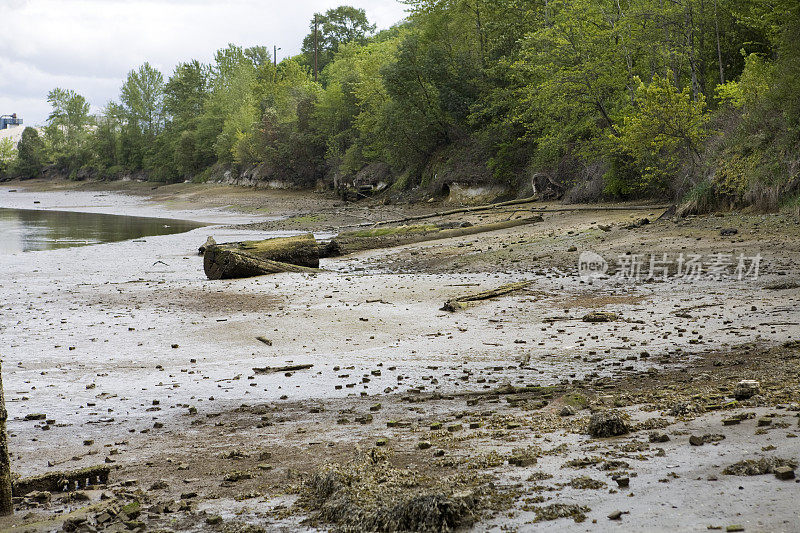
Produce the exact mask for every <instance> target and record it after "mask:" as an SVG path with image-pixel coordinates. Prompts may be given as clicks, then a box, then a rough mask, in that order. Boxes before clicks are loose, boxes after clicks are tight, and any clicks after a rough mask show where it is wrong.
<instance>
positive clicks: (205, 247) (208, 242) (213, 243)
mask: <svg viewBox="0 0 800 533" xmlns="http://www.w3.org/2000/svg"><path fill="white" fill-rule="evenodd" d="M216 245H217V241H215V240H214V237H212V236H211V235H209V236H208V238H207V239H206V242H205V243H204V244H203V245H202V246H201V247H200V248H198V249H197V251H198V255H203V254H204V253H205V252H206V250H208V249H209V248H210V247H212V246H216Z"/></svg>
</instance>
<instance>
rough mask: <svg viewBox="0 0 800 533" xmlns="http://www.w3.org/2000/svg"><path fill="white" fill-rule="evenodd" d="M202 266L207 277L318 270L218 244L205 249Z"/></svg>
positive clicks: (233, 277) (222, 277) (240, 276)
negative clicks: (260, 256) (263, 257)
mask: <svg viewBox="0 0 800 533" xmlns="http://www.w3.org/2000/svg"><path fill="white" fill-rule="evenodd" d="M203 268H204V270H205V273H206V276H207V277H208V279H236V278H252V277H254V276H263V275H265V274H278V273H280V272H318V269H316V268H309V267H304V266H298V265H294V264H290V263H282V262H280V261H273V260H270V259H261V258H259V257H256V256H254V255H250V254H248V253H245V252H239V251H235V250H230V249H226V248H222V247H220V246H214V247H211V248H209V249H208V250H206V253H205V257H204V259H203Z"/></svg>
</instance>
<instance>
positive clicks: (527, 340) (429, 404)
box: [0, 182, 800, 531]
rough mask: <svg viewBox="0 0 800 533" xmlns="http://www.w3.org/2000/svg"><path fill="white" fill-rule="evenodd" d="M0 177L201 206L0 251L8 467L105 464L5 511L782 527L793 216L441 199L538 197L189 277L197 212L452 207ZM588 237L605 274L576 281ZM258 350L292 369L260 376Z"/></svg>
mask: <svg viewBox="0 0 800 533" xmlns="http://www.w3.org/2000/svg"><path fill="white" fill-rule="evenodd" d="M10 188H16V189H18V190H19V192H17V193H7V192H1V193H0V194H2V199H3V201H6V200H8V197H9V196H10V195H15V196H14V198H15V199H14V200H13V201H14V202H16V203H15V204H14V207H21V208H26V207H30V206H28V205H27V204H28V203H30V204H31V205H33V201H38V202H40V204H36V205H39V206H45V207H48V208H56V207H60V208H68V209H76V210H95V211H97V210H98V209H99V210H103V212H115V213H121V214H142V215H146V216H168V217H171V218H179V219H186V220H196V221H200V222H204V223H207V224H209V225H208V226H206V227H203V228H200V229H196V230H192V231H190V232H187V233H181V234H174V235H164V236H157V237H147V238H144V239H137V240H136V241H124V242H119V243H109V244H101V245H93V246H86V247H77V248H68V249H61V250H52V251H42V252H26V253H19V254H14V255H9V256H0V269H2V271H3V273H4V274H3V276H2V277H0V295H2V302H3V305H2V317H3V318H2V326H1V327H2V329H1V330H0V336H2V342H3V353H2V355H3V380H4V385H5V390H6V399H7V408H8V412H9V432H10V434H11V436H10V449H11V454H12V467H13V470H14V472H15V473H17V474H19V475H20V476H21V477H23V478H28V477H31V476H37V475H42V474H48V473H52V472H59V471H63V472H70V471H74V470H78V469H81V468H86V467H91V466H97V465H105V466H108V467H109V468H110V474H109V478H108V480H107V483H103V484H97V483H96V482H93V483H90V484H89V485H88V486H79V487H78V488H76V487H72V489H73V490H71V491H67V492H59V491H57V490H52V491H39V492H37V493H29V494H28V495H26V496H25V497H22V496H20V497H19V499H18V500H17V512H16V514H15V515H14V516H13V517H10V518H6V519H3V522H2V523H0V525H2V527H3V528H8V529H13V528H16V529H17V530H19V531H51V530H59V529H64V530H68V531H70V530H73V531H74V530H79V529H80V528H90V527H91V528H94V529H96V530H103V529H108V530H110V529H113V528H117V530H123V529H130V530H136V529H142V528H146V529H148V530H151V529H152V530H159V529H161V530H170V531H184V530H185V531H189V530H194V531H196V530H206V529H208V530H220V531H223V530H224V531H261V530H265V531H281V530H285V531H297V530H326V529H337V528H338V529H344V530H348V529H349V530H445V529H447V528H450V529H455V528H464V529H470V528H472V529H473V530H475V531H485V530H498V531H500V530H511V531H513V530H519V531H526V530H530V529H532V528H533V527H536V528H541V529H542V530H548V529H549V530H559V531H562V530H576V531H578V530H580V531H585V530H600V531H603V530H607V529H610V528H612V527H613V528H615V529H622V530H633V529H635V530H644V531H662V530H664V529H673V530H705V529H706V528H722V530H725V529H726V528H732V529H731V530H737V527H742V528H744V529H745V530H747V531H751V530H754V531H760V530H768V531H791V530H793V529H795V528H796V520H797V513H796V495H797V490H798V488H797V487H798V486H797V484H796V482H795V480H794V479H793V478H792V477H791V476H790V473H793V472H794V468H796V467H797V463H798V460H800V441H799V440H798V439H797V434H798V432H800V427H798V413H800V403H798V402H800V394H799V393H800V385H798V375H800V314H798V309H799V308H800V301H799V300H800V268H798V266H797V265H798V260H800V226H799V225H798V221H797V218H796V217H795V216H793V215H792V214H789V213H778V214H768V215H762V214H743V213H725V214H720V215H719V216H707V217H695V218H688V219H671V218H662V219H659V217H660V216H661V215H662V213H663V211H664V210H663V209H653V210H648V209H639V207H641V206H632V205H631V206H630V207H631V209H630V210H624V209H623V210H619V209H615V210H603V209H602V207H604V206H594V205H592V206H562V205H555V204H540V203H534V204H524V205H521V206H513V207H508V208H500V209H495V210H490V211H485V212H475V213H465V214H457V215H450V216H447V217H441V220H440V222H442V223H456V222H457V223H465V222H469V223H472V224H479V223H492V222H500V221H505V220H513V219H515V218H523V217H529V216H530V215H531V213H532V212H536V213H537V214H541V215H542V217H543V220H542V221H541V222H537V223H533V224H529V225H523V226H517V227H512V228H507V229H502V230H498V231H493V232H487V233H480V234H475V235H470V236H466V237H460V238H454V239H444V240H438V241H431V242H420V243H415V244H409V245H405V246H399V247H393V248H389V249H380V250H371V251H366V252H361V253H357V254H352V255H347V256H344V257H340V258H330V259H323V260H322V261H321V264H320V267H321V268H322V272H319V273H314V274H289V273H284V274H276V275H271V276H262V277H256V278H249V279H241V280H224V281H209V280H207V279H206V278H205V276H204V274H203V266H202V257H199V256H198V255H197V248H198V247H199V246H200V245H202V244H203V243H204V242H205V240H206V237H207V236H208V235H212V236H214V238H215V239H216V241H217V242H225V241H235V240H255V239H263V238H268V237H271V236H280V235H290V234H294V233H299V232H306V231H312V232H314V233H315V234H316V235H317V236H318V237H319V238H327V237H329V236H331V235H333V234H335V233H337V232H338V231H341V230H343V229H344V228H349V229H352V228H353V227H355V226H354V225H357V224H363V223H368V222H369V223H373V222H378V221H381V220H388V219H395V218H402V217H403V216H409V215H419V214H423V213H425V212H433V211H438V210H444V209H448V208H451V207H452V206H441V205H439V204H438V203H437V202H432V203H429V204H424V205H416V206H406V205H388V206H387V205H381V204H378V203H373V202H370V201H368V200H367V201H364V202H359V203H355V204H345V203H343V202H341V201H340V200H338V199H337V198H335V197H332V196H328V195H325V194H322V193H312V192H299V191H260V190H254V189H244V188H236V187H227V186H218V185H193V184H180V185H171V186H165V187H158V188H156V189H153V188H152V185H150V184H140V183H132V182H129V183H113V184H75V183H71V182H62V183H56V184H53V183H48V182H33V183H30V182H25V183H24V184H11V185H9V184H4V187H3V191H7V190H8V189H10ZM8 201H10V200H8ZM574 207H580V208H582V209H581V210H566V211H564V210H561V209H564V208H568V209H573V208H574ZM623 207H624V206H623ZM633 207H637V209H633ZM645 218H646V219H647V222H648V223H644V221H643V219H645ZM733 229H735V230H736V231H735V232H733V231H730V230H733ZM725 230H728V231H725ZM588 251H591V252H594V253H596V254H598V255H599V256H601V258H603V259H604V260H605V261H606V262H607V263H608V265H609V270H608V272H607V275H606V276H601V277H593V278H590V277H587V276H583V277H582V276H581V273H582V272H581V271H580V270H579V257H580V256H581V254H582V253H583V252H588ZM697 256H699V258H697ZM693 258H695V259H693ZM756 258H758V259H757V260H756ZM634 259H635V261H634ZM690 261H694V262H693V263H689V264H690V265H694V266H695V267H696V265H697V263H698V262H699V263H700V270H701V271H700V275H697V276H695V275H693V272H694V273H696V271H691V270H688V266H687V262H690ZM756 262H757V264H758V273H757V275H756V273H755V272H754V271H753V267H754V266H755V265H754V263H756ZM740 263H741V264H740ZM635 265H639V267H638V268H639V269H640V270H639V271H634V266H635ZM711 267H715V268H716V270H711ZM740 267H742V268H740ZM651 268H652V269H654V270H653V271H652V272H651ZM679 269H680V271H679ZM737 269H739V270H737ZM583 273H584V274H585V272H583ZM651 273H652V274H653V275H652V276H650V274H651ZM712 274H715V275H712ZM740 278H741V279H740ZM521 282H529V283H527V284H522V283H521ZM513 283H516V284H519V285H518V287H519V289H518V290H513V291H510V292H507V293H505V294H500V295H498V296H497V297H494V298H489V299H486V300H477V301H471V302H468V303H467V304H466V305H464V306H463V308H458V309H455V310H454V311H452V312H451V311H443V310H441V309H442V307H443V306H444V304H445V302H447V301H450V300H453V299H458V298H463V297H465V296H469V295H474V294H478V293H481V292H482V291H487V290H493V289H497V288H498V287H503V286H507V285H509V284H513ZM515 287H516V286H515ZM308 365H312V366H310V367H309V366H308ZM283 367H288V368H298V369H296V370H288V369H286V370H281V371H264V369H267V368H269V369H279V368H283ZM254 369H259V370H254ZM743 380H750V381H749V382H747V383H750V385H741V384H740V382H742V381H743ZM751 382H757V383H755V384H753V383H751ZM36 415H43V416H36ZM534 524H535V525H534ZM87 530H88V529H87Z"/></svg>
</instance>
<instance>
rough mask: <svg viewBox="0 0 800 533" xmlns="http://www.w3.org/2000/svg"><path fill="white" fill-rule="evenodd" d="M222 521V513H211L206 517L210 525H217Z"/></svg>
mask: <svg viewBox="0 0 800 533" xmlns="http://www.w3.org/2000/svg"><path fill="white" fill-rule="evenodd" d="M221 523H222V517H221V516H220V515H218V514H215V515H211V516H209V517H207V518H206V524H208V525H210V526H216V525H218V524H221Z"/></svg>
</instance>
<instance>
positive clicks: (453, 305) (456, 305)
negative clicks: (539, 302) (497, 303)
mask: <svg viewBox="0 0 800 533" xmlns="http://www.w3.org/2000/svg"><path fill="white" fill-rule="evenodd" d="M531 283H533V281H520V282H518V283H509V284H508V285H503V286H501V287H498V288H496V289H492V290H489V291H483V292H479V293H476V294H469V295H467V296H459V297H458V298H453V299H450V300H447V301H446V302H445V304H444V306H443V307H442V308H441V309H440V311H448V312H450V313H455V312H456V311H458V310H460V309H464V308H465V307H466V305H465V304H467V303H468V302H478V301H481V300H489V299H490V298H496V297H498V296H503V295H505V294H509V293H512V292H515V291H519V290H522V289H524V288H525V287H527V286H528V285H530V284H531Z"/></svg>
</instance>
